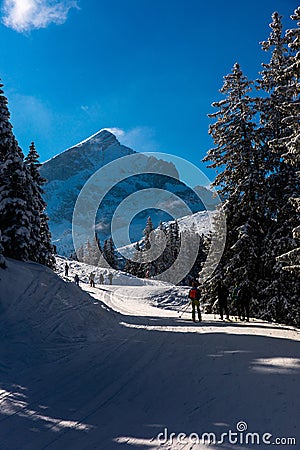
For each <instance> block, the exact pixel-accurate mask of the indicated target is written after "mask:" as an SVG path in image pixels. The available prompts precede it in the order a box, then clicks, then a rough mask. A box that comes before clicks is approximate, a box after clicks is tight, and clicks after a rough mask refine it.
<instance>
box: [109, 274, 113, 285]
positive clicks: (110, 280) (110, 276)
mask: <svg viewBox="0 0 300 450" xmlns="http://www.w3.org/2000/svg"><path fill="white" fill-rule="evenodd" d="M108 279H109V284H112V281H113V274H112V273H109V274H108Z"/></svg>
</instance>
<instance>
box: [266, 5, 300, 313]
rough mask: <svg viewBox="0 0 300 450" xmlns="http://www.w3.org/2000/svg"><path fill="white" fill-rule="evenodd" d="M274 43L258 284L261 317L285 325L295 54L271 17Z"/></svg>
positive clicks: (293, 187)
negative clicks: (286, 157)
mask: <svg viewBox="0 0 300 450" xmlns="http://www.w3.org/2000/svg"><path fill="white" fill-rule="evenodd" d="M272 19H273V21H272V23H271V24H270V27H271V29H272V31H271V33H270V36H269V38H268V39H267V40H266V41H264V42H262V48H263V50H265V51H270V50H271V51H272V54H271V58H270V62H269V63H268V64H263V69H264V70H263V71H262V72H261V79H260V80H258V88H259V89H262V90H263V91H264V92H265V94H266V95H265V96H264V97H263V98H262V99H260V100H259V102H260V123H261V128H260V132H261V136H262V140H263V141H264V146H265V148H266V149H267V152H266V154H267V167H268V172H269V173H268V174H267V176H266V180H265V186H266V191H265V197H264V199H263V204H264V207H265V213H264V215H265V217H264V238H263V241H262V243H261V245H262V255H261V258H260V269H259V273H260V278H261V280H259V281H258V289H257V292H258V301H259V302H258V304H257V314H258V315H259V316H260V317H264V318H267V319H273V320H276V321H281V322H282V321H285V320H286V317H287V315H288V311H289V310H290V307H291V305H290V302H291V299H293V297H294V295H295V289H294V288H293V287H292V286H293V283H291V276H290V275H288V274H286V273H285V272H283V271H282V265H281V263H280V262H279V261H278V260H277V259H276V257H277V256H278V255H280V254H281V253H282V252H284V251H288V250H291V249H293V248H294V247H295V241H294V239H293V236H292V229H293V228H294V226H295V212H294V211H293V207H292V205H291V203H290V202H289V198H290V197H291V196H293V195H294V194H295V192H296V191H297V190H298V189H299V179H298V177H297V175H296V170H295V168H294V167H293V166H292V165H291V164H289V163H288V164H285V163H284V162H283V159H282V154H283V153H284V152H285V141H286V140H287V139H289V136H290V135H291V130H290V128H289V127H288V125H287V123H286V122H285V121H284V116H285V112H284V108H283V105H288V104H290V102H291V100H292V93H291V90H290V87H289V85H290V81H289V80H288V77H287V76H286V70H287V67H288V65H289V60H290V52H289V49H288V46H287V43H288V39H287V37H286V36H283V34H282V23H281V17H280V16H279V14H278V13H277V12H275V13H274V14H273V15H272Z"/></svg>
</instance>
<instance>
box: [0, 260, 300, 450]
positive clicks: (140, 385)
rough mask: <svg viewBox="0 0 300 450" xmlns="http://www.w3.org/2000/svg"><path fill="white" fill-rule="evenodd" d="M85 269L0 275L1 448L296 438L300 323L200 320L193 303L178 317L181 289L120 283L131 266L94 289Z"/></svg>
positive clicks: (33, 267)
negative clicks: (230, 436) (234, 435)
mask: <svg viewBox="0 0 300 450" xmlns="http://www.w3.org/2000/svg"><path fill="white" fill-rule="evenodd" d="M60 267H61V265H60ZM73 270H74V271H75V270H76V271H79V270H80V271H81V272H80V274H81V275H80V277H81V279H82V281H81V283H80V285H81V287H77V286H75V285H74V283H73V282H72V279H73V278H72V277H73V273H72V271H73ZM88 270H89V267H84V266H81V267H77V266H76V267H75V266H74V267H73V268H72V263H71V274H70V277H69V279H66V280H62V279H61V277H59V276H58V275H57V274H55V273H53V272H52V271H50V270H48V269H45V268H44V267H42V266H39V265H37V264H31V263H27V264H25V263H20V262H15V261H12V260H9V262H8V269H7V270H5V271H0V293H1V297H0V298H1V304H0V305H1V313H0V320H1V327H0V330H1V343H2V346H1V386H0V389H1V391H0V402H1V407H0V411H1V414H0V437H1V444H0V448H1V450H12V449H18V450H19V449H22V450H23V449H28V450H36V449H38V450H40V449H52V450H60V449H66V450H68V449H70V450H71V449H72V450H73V449H74V450H85V449H86V450H92V449H97V450H98V449H99V450H102V449H103V450H117V449H128V450H134V449H137V450H140V449H143V450H144V449H145V450H146V449H168V450H171V449H172V450H173V449H175V450H179V449H180V450H181V449H184V450H187V449H189V450H190V449H191V450H198V449H206V448H210V449H220V448H223V449H224V448H225V449H248V448H254V447H255V445H251V444H245V443H240V441H239V443H238V444H234V443H229V442H225V443H222V444H221V443H217V442H215V443H211V444H210V445H208V443H207V442H206V443H199V444H198V443H196V442H191V441H192V440H193V439H194V441H195V434H198V435H199V436H202V434H203V433H214V434H215V436H216V437H217V438H220V436H221V433H228V432H229V430H231V431H232V432H234V431H235V432H236V431H237V428H236V426H237V423H239V427H240V426H241V423H242V422H243V423H244V426H245V424H246V427H248V430H247V431H248V432H256V433H258V434H259V437H261V436H262V435H263V434H264V433H269V434H270V435H272V436H271V438H269V440H270V442H271V443H272V442H273V441H275V439H277V438H291V437H294V438H296V439H297V441H298V445H299V442H300V441H299V438H300V437H299V429H298V418H299V401H298V393H299V372H300V355H299V336H300V335H299V330H296V329H293V328H291V327H286V326H281V325H277V324H271V323H266V322H262V321H250V323H235V322H232V323H229V322H228V323H227V322H221V321H219V320H218V319H217V318H216V319H215V318H214V316H212V315H206V314H204V315H203V319H204V320H203V322H202V323H193V322H192V321H190V320H189V319H190V311H188V312H187V313H185V314H183V317H182V319H179V314H178V310H179V309H180V308H182V305H183V304H184V301H186V290H184V288H183V289H181V288H174V287H172V286H170V285H166V284H162V283H158V282H154V281H153V282H151V280H142V281H140V283H141V284H140V285H131V286H130V285H126V284H121V283H122V280H123V281H124V278H122V276H123V275H122V274H119V280H118V281H119V283H118V284H117V279H118V277H117V274H115V277H114V280H113V282H114V284H113V285H112V286H110V285H109V284H104V285H99V284H98V283H96V287H95V288H91V287H90V286H89V285H88V283H85V282H84V281H86V280H84V279H83V278H84V272H85V271H86V273H88ZM103 270H106V269H103ZM59 271H60V272H61V268H60V269H59ZM62 276H63V275H62ZM96 281H97V280H96ZM164 430H167V431H164ZM160 433H162V434H160ZM171 433H175V435H174V436H175V437H173V441H172V442H171V441H170V438H169V436H170V434H171ZM181 433H185V434H186V435H187V437H186V438H183V435H182V434H181ZM191 433H193V435H192V434H191ZM165 434H166V435H167V436H168V438H169V439H168V442H165V441H166V439H165V438H164V436H165ZM158 435H160V436H159V438H158ZM241 435H245V433H242V432H239V433H238V436H239V439H241ZM210 437H211V438H212V437H213V435H211V436H210ZM179 438H180V440H181V441H182V440H183V441H184V442H185V443H184V444H183V443H180V442H178V439H179ZM256 447H257V446H256ZM269 447H270V446H269V445H268V444H263V443H261V445H259V448H269ZM286 447H287V448H297V445H293V446H286Z"/></svg>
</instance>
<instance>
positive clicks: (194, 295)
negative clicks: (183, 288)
mask: <svg viewBox="0 0 300 450" xmlns="http://www.w3.org/2000/svg"><path fill="white" fill-rule="evenodd" d="M189 298H190V299H191V300H199V299H200V292H199V290H198V289H197V288H192V289H191V290H190V292H189Z"/></svg>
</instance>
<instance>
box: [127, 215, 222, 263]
mask: <svg viewBox="0 0 300 450" xmlns="http://www.w3.org/2000/svg"><path fill="white" fill-rule="evenodd" d="M213 216H214V211H209V212H208V211H199V212H197V213H195V214H191V215H190V216H184V217H180V218H179V219H178V220H177V222H178V225H179V229H180V231H181V232H183V231H187V230H194V231H195V233H197V234H199V235H202V234H204V235H205V236H207V235H208V234H209V233H210V232H211V231H212V219H213ZM173 222H174V221H173V220H171V221H168V222H164V225H165V227H166V228H168V227H169V225H170V224H171V223H173ZM137 242H139V243H141V242H142V239H140V240H139V241H137ZM137 242H133V243H132V244H130V245H126V246H124V247H120V248H119V251H120V252H121V253H122V254H123V255H124V256H127V257H131V258H133V256H134V253H135V251H136V244H137Z"/></svg>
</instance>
